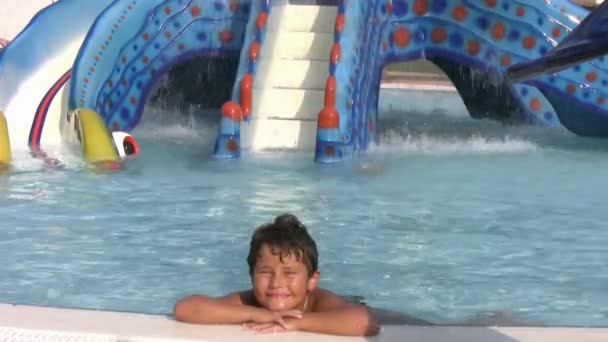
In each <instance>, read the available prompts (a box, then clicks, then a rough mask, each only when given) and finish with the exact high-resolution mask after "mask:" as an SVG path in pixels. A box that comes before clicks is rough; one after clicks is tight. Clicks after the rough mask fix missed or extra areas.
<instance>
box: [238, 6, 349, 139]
mask: <svg viewBox="0 0 608 342" xmlns="http://www.w3.org/2000/svg"><path fill="white" fill-rule="evenodd" d="M285 2H286V1H285ZM276 3H279V1H276V2H275V5H273V7H272V10H271V13H270V16H269V18H268V23H267V29H266V36H265V38H264V44H262V46H261V49H260V50H261V51H260V56H259V59H258V66H257V72H256V74H255V75H254V85H253V99H252V112H251V118H252V120H251V121H250V122H249V123H245V124H244V125H243V126H242V127H241V143H242V146H243V148H245V149H250V150H252V151H262V150H267V149H306V150H310V151H312V150H313V149H314V145H315V141H316V131H317V116H318V114H319V111H320V110H321V109H322V107H323V100H324V96H325V82H326V80H327V76H328V75H329V54H330V51H331V46H332V44H333V35H334V23H335V19H336V14H337V8H336V7H328V6H314V5H289V4H283V3H279V4H276Z"/></svg>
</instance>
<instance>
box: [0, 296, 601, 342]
mask: <svg viewBox="0 0 608 342" xmlns="http://www.w3.org/2000/svg"><path fill="white" fill-rule="evenodd" d="M0 341H57V342H59V341H71V342H76V341H91V342H93V341H95V342H97V341H113V342H118V341H120V342H127V341H128V342H136V341H141V342H161V341H162V342H164V341H184V342H185V341H199V342H217V341H227V342H231V341H235V342H236V341H239V342H241V341H247V342H257V341H260V342H261V341H288V342H301V341H319V342H340V341H344V342H347V341H353V342H354V341H382V342H404V341H424V342H435V341H453V342H461V341H462V342H465V341H466V342H471V341H484V342H540V341H542V342H545V341H551V342H570V341H572V342H587V341H588V342H596V341H597V342H600V341H601V342H606V341H608V328H535V327H521V328H515V327H430V326H402V325H401V326H397V325H391V326H384V327H383V328H382V332H381V334H380V335H379V336H376V337H373V338H364V337H337V336H330V335H318V334H309V333H285V334H271V335H257V334H254V333H252V332H250V331H247V330H244V329H243V328H241V327H240V326H227V325H226V326H212V325H205V326H203V325H192V324H184V323H179V322H176V321H174V320H173V319H171V318H170V317H166V316H156V315H144V314H135V313H119V312H109V311H90V310H75V309H59V308H50V307H35V306H25V305H8V304H0Z"/></svg>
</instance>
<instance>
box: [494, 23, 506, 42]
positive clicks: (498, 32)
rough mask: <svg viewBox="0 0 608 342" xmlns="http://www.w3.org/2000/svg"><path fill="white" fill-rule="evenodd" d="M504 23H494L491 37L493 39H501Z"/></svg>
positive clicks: (503, 35)
mask: <svg viewBox="0 0 608 342" xmlns="http://www.w3.org/2000/svg"><path fill="white" fill-rule="evenodd" d="M505 30H506V29H505V25H504V24H503V23H496V25H494V28H493V29H492V38H494V40H501V39H503V38H504V37H505Z"/></svg>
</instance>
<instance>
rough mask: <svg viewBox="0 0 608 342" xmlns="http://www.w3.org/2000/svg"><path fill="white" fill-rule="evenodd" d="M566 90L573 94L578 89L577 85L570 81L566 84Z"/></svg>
mask: <svg viewBox="0 0 608 342" xmlns="http://www.w3.org/2000/svg"><path fill="white" fill-rule="evenodd" d="M566 91H567V92H568V93H570V94H573V93H574V92H575V91H576V87H575V86H574V84H572V83H570V84H568V85H567V86H566Z"/></svg>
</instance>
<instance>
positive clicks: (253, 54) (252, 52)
mask: <svg viewBox="0 0 608 342" xmlns="http://www.w3.org/2000/svg"><path fill="white" fill-rule="evenodd" d="M259 54H260V43H258V42H253V43H252V44H251V47H250V48H249V59H251V60H252V61H255V60H257V59H258V55H259Z"/></svg>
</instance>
